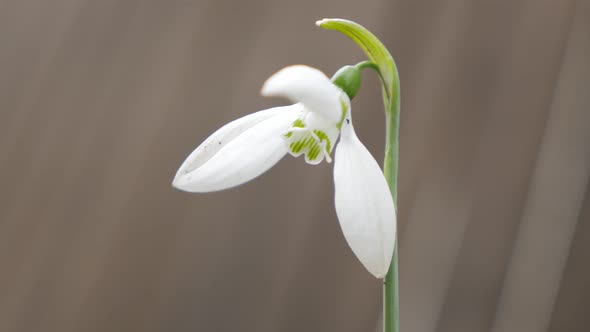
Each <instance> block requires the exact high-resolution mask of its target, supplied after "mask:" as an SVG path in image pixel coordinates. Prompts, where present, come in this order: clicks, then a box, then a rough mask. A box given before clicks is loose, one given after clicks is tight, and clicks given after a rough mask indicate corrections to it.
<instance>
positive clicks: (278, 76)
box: [260, 65, 342, 123]
mask: <svg viewBox="0 0 590 332" xmlns="http://www.w3.org/2000/svg"><path fill="white" fill-rule="evenodd" d="M260 93H261V94H262V95H263V96H274V97H286V98H288V99H290V100H291V101H293V102H296V103H302V104H303V105H304V106H305V108H307V109H308V110H310V111H312V112H316V113H318V114H322V115H323V116H324V117H326V118H327V119H328V120H330V121H332V122H334V123H337V122H338V121H339V120H340V117H341V116H342V108H341V104H340V96H341V94H342V90H340V88H338V87H337V86H335V85H334V83H332V81H330V79H329V78H328V77H327V76H326V75H324V73H322V72H321V71H319V70H318V69H315V68H311V67H308V66H304V65H295V66H289V67H285V68H283V69H281V70H279V71H278V72H276V73H275V74H274V75H272V76H271V77H270V78H269V79H268V80H266V82H265V83H264V85H263V86H262V90H261V91H260Z"/></svg>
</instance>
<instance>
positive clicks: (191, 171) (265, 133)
mask: <svg viewBox="0 0 590 332" xmlns="http://www.w3.org/2000/svg"><path fill="white" fill-rule="evenodd" d="M301 112H302V107H301V106H300V105H291V106H285V107H275V108H271V109H268V110H264V111H260V112H256V113H252V114H250V115H247V116H245V117H243V118H240V119H237V120H234V121H232V122H230V123H228V124H226V125H225V126H223V127H221V128H220V129H219V130H217V131H216V132H214V133H213V134H212V135H211V136H209V138H207V139H206V140H205V141H204V142H203V143H202V144H201V145H199V147H197V148H196V149H195V150H194V151H193V152H192V153H191V154H190V155H189V156H188V157H187V159H186V160H185V161H184V162H183V163H182V165H181V166H180V169H179V170H178V172H177V173H176V176H175V178H174V181H173V182H172V185H173V186H174V187H176V188H178V189H180V190H184V191H190V192H210V191H218V190H223V189H227V188H231V187H235V186H238V185H240V184H242V183H244V182H247V181H250V180H252V179H254V178H255V177H257V176H259V175H260V174H262V173H264V172H266V171H267V170H268V169H269V168H271V167H272V166H274V165H275V164H276V163H277V162H278V161H279V160H280V159H281V158H283V156H285V154H286V153H287V146H286V144H285V141H284V139H283V137H282V136H283V134H284V132H285V131H286V130H287V128H289V127H290V126H291V124H292V123H293V121H295V119H296V118H297V117H298V115H299V114H300V113H301Z"/></svg>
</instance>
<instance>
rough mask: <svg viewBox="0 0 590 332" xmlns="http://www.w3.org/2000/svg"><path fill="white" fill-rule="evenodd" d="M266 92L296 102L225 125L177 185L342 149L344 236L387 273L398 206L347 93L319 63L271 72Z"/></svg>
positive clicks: (195, 188) (338, 170)
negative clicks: (355, 122) (359, 130)
mask: <svg viewBox="0 0 590 332" xmlns="http://www.w3.org/2000/svg"><path fill="white" fill-rule="evenodd" d="M347 92H348V90H347ZM349 94H350V92H349ZM262 95H264V96H281V97H286V98H288V99H290V100H291V101H293V102H295V104H293V105H290V106H283V107H275V108H271V109H267V110H264V111H259V112H256V113H252V114H250V115H247V116H244V117H242V118H240V119H237V120H234V121H232V122H230V123H228V124H226V125H225V126H223V127H221V128H220V129H219V130H217V131H216V132H214V133H213V134H212V135H211V136H209V138H207V139H206V140H205V141H204V142H203V143H202V144H201V145H199V146H198V147H197V148H196V149H195V150H194V151H193V152H192V153H191V154H190V155H189V156H188V157H187V159H186V160H185V161H184V162H183V163H182V165H181V166H180V169H179V170H178V172H177V173H176V177H175V178H174V181H173V186H174V187H176V188H178V189H180V190H184V191H189V192H198V193H203V192H211V191H218V190H223V189H227V188H231V187H235V186H237V185H240V184H243V183H245V182H248V181H250V180H252V179H254V178H256V177H257V176H259V175H261V174H262V173H264V172H266V171H267V170H268V169H269V168H271V167H272V166H274V165H275V164H276V163H277V162H278V161H279V160H281V159H282V158H283V157H284V156H285V155H286V154H291V155H293V156H295V157H298V156H301V155H303V156H304V157H305V161H306V162H307V163H309V164H318V163H320V162H321V161H322V160H326V161H327V162H331V161H332V158H331V157H330V155H331V153H332V150H334V149H336V152H335V162H334V184H335V205H336V213H337V215H338V220H339V222H340V225H341V227H342V231H343V233H344V237H345V238H346V241H347V242H348V244H349V246H350V247H351V248H352V250H353V252H354V253H355V255H356V256H357V257H358V259H359V260H360V261H361V263H362V264H363V265H364V266H365V267H366V268H367V270H369V272H371V273H372V274H373V275H374V276H375V277H377V278H383V277H384V276H385V274H386V273H387V270H388V268H389V265H390V262H391V259H392V256H393V248H394V244H395V232H396V215H395V208H394V203H393V199H392V197H391V193H390V191H389V187H388V185H387V182H386V180H385V177H384V176H383V173H382V172H381V168H380V167H379V165H378V163H377V162H376V161H375V159H374V158H373V156H372V155H371V154H370V153H369V151H368V150H367V148H365V146H364V145H363V144H362V143H361V142H360V140H359V139H358V137H357V136H356V134H355V132H354V129H353V127H352V119H351V113H350V99H349V96H348V95H347V93H345V92H344V91H343V90H342V89H341V88H339V87H338V86H337V85H336V84H334V83H333V82H332V81H331V80H330V79H329V78H328V77H326V76H325V75H324V74H323V73H322V72H321V71H319V70H317V69H314V68H311V67H307V66H303V65H296V66H290V67H286V68H284V69H282V70H280V71H279V72H277V73H276V74H274V75H273V76H271V77H270V78H269V79H268V80H267V81H266V82H265V84H264V86H263V87H262ZM338 136H340V142H339V143H338V144H337V145H336V141H337V139H338Z"/></svg>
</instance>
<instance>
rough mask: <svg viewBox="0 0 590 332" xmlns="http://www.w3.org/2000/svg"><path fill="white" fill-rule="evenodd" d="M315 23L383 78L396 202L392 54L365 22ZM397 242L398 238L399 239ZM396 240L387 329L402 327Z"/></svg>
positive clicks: (387, 170) (388, 168)
mask: <svg viewBox="0 0 590 332" xmlns="http://www.w3.org/2000/svg"><path fill="white" fill-rule="evenodd" d="M316 24H317V25H318V26H320V27H322V28H325V29H329V30H336V31H339V32H341V33H343V34H345V35H346V36H348V37H349V38H350V39H352V40H353V41H354V42H355V43H356V44H358V45H359V46H360V47H361V49H362V50H363V51H364V52H365V54H366V55H367V57H368V58H369V59H370V60H371V62H372V63H374V65H375V66H376V69H377V70H378V73H379V76H380V78H381V82H382V88H383V89H382V90H383V103H384V106H385V117H386V141H385V158H384V162H383V173H384V175H385V178H386V179H387V183H388V184H389V189H390V191H391V195H392V197H393V201H394V202H395V203H396V206H397V173H398V172H397V170H398V159H399V158H398V151H399V139H398V138H399V113H400V112H399V110H400V90H399V75H398V72H397V67H396V65H395V62H394V60H393V57H392V56H391V54H390V53H389V51H388V50H387V48H386V47H385V46H384V45H383V43H381V41H379V39H378V38H377V37H375V35H373V34H372V33H371V32H370V31H369V30H367V29H365V28H364V27H363V26H361V25H359V24H357V23H355V22H352V21H349V20H344V19H323V20H320V21H317V22H316ZM396 242H397V241H396ZM397 256H398V254H397V243H396V244H395V251H394V255H393V260H392V262H391V265H390V267H389V271H388V273H387V276H386V277H385V283H384V305H383V307H384V315H383V330H384V331H385V332H397V331H399V286H398V268H397V265H398V264H397V262H398V258H397Z"/></svg>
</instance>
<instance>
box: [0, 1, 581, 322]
mask: <svg viewBox="0 0 590 332" xmlns="http://www.w3.org/2000/svg"><path fill="white" fill-rule="evenodd" d="M323 17H345V18H350V19H354V20H356V21H358V22H359V23H361V24H363V25H365V26H366V27H367V28H369V29H370V30H372V31H374V32H375V33H376V34H377V35H378V36H380V37H381V38H382V40H383V41H384V43H385V44H386V45H388V46H389V48H390V49H391V51H392V53H393V54H394V56H395V57H396V60H397V63H398V66H399V68H400V72H401V80H402V132H401V140H402V142H401V170H400V179H401V180H400V181H401V183H400V187H399V197H400V202H399V207H398V208H399V223H400V233H399V236H400V252H401V258H400V259H401V315H402V323H401V327H402V331H403V332H410V331H412V332H414V331H416V332H422V331H441V332H442V331H455V332H457V331H459V332H462V331H466V332H473V331H476V332H477V331H494V332H507V331H519V332H528V331H530V332H539V331H590V265H589V258H588V255H590V191H589V177H590V144H589V143H590V110H589V106H588V105H590V90H589V87H590V1H588V0H579V1H574V0H560V1H557V0H540V1H532V0H529V1H525V0H510V1H509V0H504V1H491V0H490V1H472V0H447V1H434V0H419V1H416V0H395V1H360V0H359V1H351V0H347V1H336V0H328V1H311V0H301V1H232V2H227V1H213V0H198V1H189V0H175V1H164V0H52V1H47V0H0V45H1V50H0V170H1V173H0V269H1V271H0V331H2V332H37V331H44V332H53V331H56V332H57V331H59V332H74V331H75V332H78V331H83V332H86V331H244V332H246V331H263V332H264V331H340V332H345V331H350V332H352V331H376V330H378V329H379V319H380V311H381V284H380V282H379V281H378V280H375V279H374V278H373V277H372V276H371V275H370V274H369V273H367V272H366V271H365V270H364V268H363V267H362V266H361V264H359V263H358V262H357V261H356V258H355V257H354V255H353V254H352V252H351V250H349V249H348V247H347V245H346V243H345V241H344V238H343V237H342V235H341V232H340V229H339V226H338V223H337V219H336V216H335V212H334V208H333V182H332V175H331V171H332V165H330V164H322V165H320V166H317V167H310V166H308V165H306V164H305V163H304V162H303V160H302V159H294V158H291V157H287V158H285V160H283V161H282V162H281V163H280V164H279V165H277V166H276V167H275V168H273V169H272V170H271V171H270V172H269V173H267V174H265V175H264V176H263V177H261V178H259V179H257V180H256V181H254V182H251V183H248V184H246V185H244V186H241V187H239V188H236V189H234V190H228V191H224V192H220V193H214V194H206V195H191V194H186V193H182V192H179V191H176V190H174V189H173V188H172V187H171V186H170V182H171V180H172V177H173V175H174V173H175V171H176V169H177V167H178V166H179V165H180V163H181V161H182V160H183V159H184V158H185V156H186V155H187V154H188V153H189V152H190V151H191V150H192V149H193V148H195V147H196V146H197V145H198V144H199V143H200V142H201V141H202V140H203V139H204V138H206V137H207V136H208V135H209V134H210V133H211V132H212V131H213V130H215V129H217V128H218V127H220V126H221V125H223V124H224V123H226V122H228V121H230V120H232V119H235V118H237V117H240V116H242V115H245V114H247V113H249V112H253V111H256V110H259V109H263V108H267V107H270V106H272V105H279V104H285V103H286V101H283V100H278V99H277V100H269V99H263V98H262V97H260V96H259V93H258V92H259V89H260V87H261V85H262V83H263V82H264V80H265V79H266V78H267V77H268V76H270V75H271V74H272V73H273V72H274V71H276V70H278V69H280V68H282V67H283V66H286V65H289V64H295V63H304V64H308V65H311V66H315V67H318V68H320V69H322V70H324V71H325V72H326V73H327V74H328V75H331V74H332V73H333V72H334V71H335V70H337V69H338V68H339V67H341V66H342V65H345V64H353V63H356V62H357V61H361V60H363V59H364V57H363V54H362V53H361V52H360V51H359V50H358V48H357V47H356V45H354V44H353V43H352V42H350V41H349V40H348V39H346V38H345V37H344V36H342V35H339V34H338V33H336V32H332V31H325V30H322V29H319V28H317V27H316V26H315V25H314V22H315V20H317V19H320V18H323ZM364 78H365V82H364V84H363V87H362V89H361V92H360V94H359V96H358V97H357V98H356V99H355V100H354V102H353V112H354V117H355V124H356V128H357V132H358V134H359V136H360V137H361V138H362V139H363V141H364V142H365V144H366V145H367V147H368V148H369V149H370V150H371V151H372V152H373V154H374V155H375V157H376V158H377V159H378V160H380V159H381V158H382V150H383V135H384V132H383V131H384V130H383V115H382V113H381V112H382V106H381V97H380V90H379V84H378V81H377V79H376V78H375V75H374V74H373V73H370V72H368V73H366V75H364ZM294 202H296V204H293V203H294Z"/></svg>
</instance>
